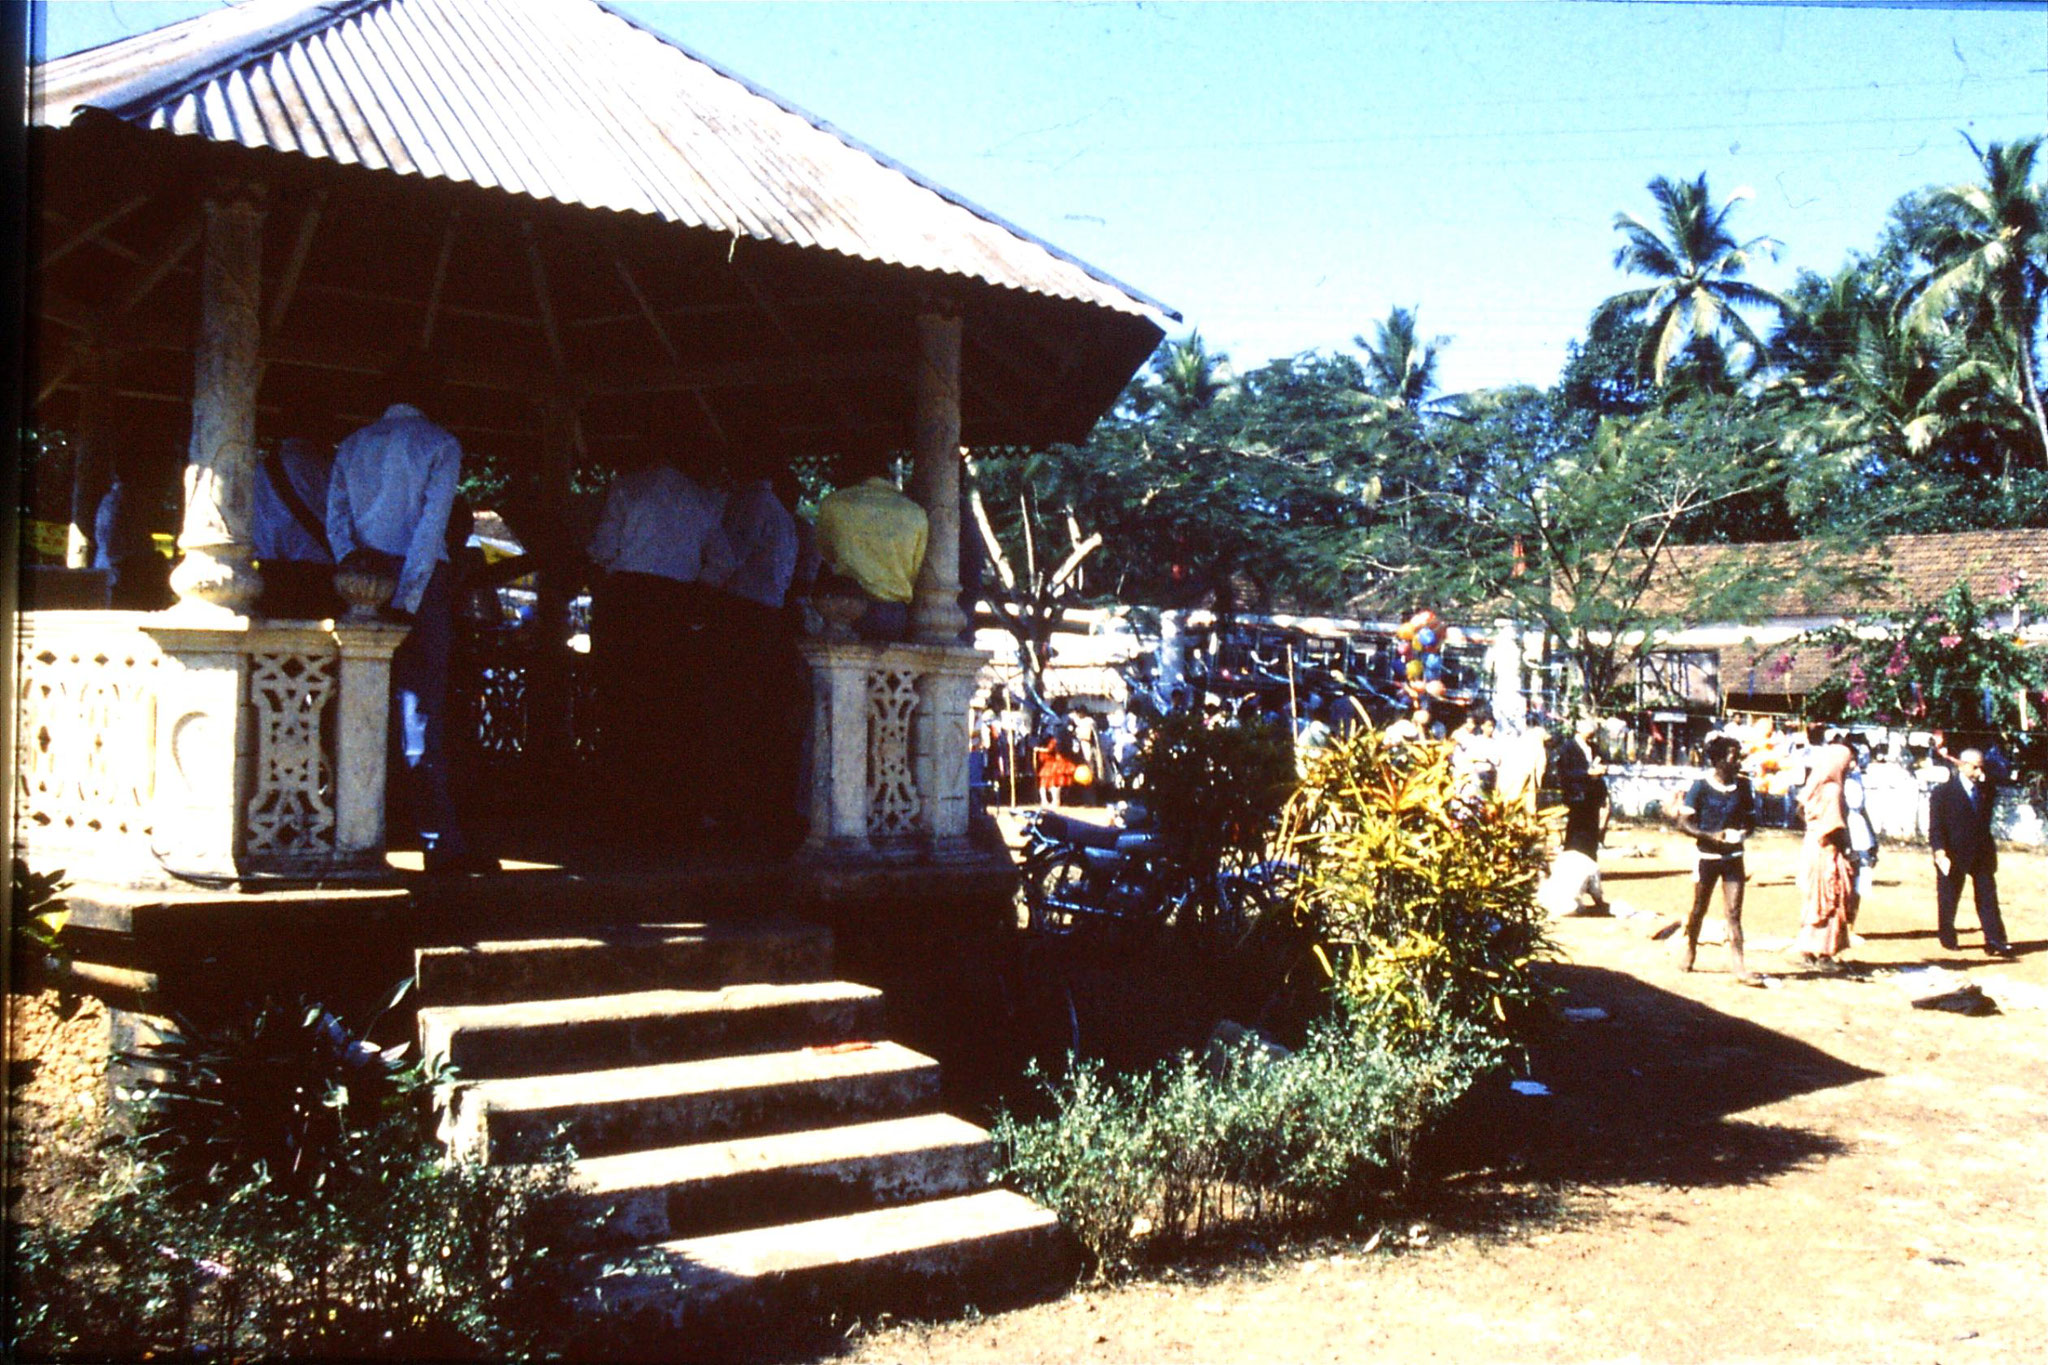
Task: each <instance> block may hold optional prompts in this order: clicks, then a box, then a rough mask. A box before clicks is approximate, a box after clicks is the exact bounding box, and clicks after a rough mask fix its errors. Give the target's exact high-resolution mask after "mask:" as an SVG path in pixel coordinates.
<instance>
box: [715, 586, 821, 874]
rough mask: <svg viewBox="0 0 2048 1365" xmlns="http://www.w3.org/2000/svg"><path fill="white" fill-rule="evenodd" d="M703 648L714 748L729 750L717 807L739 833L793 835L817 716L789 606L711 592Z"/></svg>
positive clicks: (775, 838)
mask: <svg viewBox="0 0 2048 1365" xmlns="http://www.w3.org/2000/svg"><path fill="white" fill-rule="evenodd" d="M709 612H710V624H709V625H708V626H707V627H706V629H705V632H704V640H703V649H704V656H705V663H706V666H707V671H708V686H707V689H706V690H707V693H708V696H709V705H710V711H711V714H710V715H708V716H707V717H706V719H705V722H704V723H705V726H706V733H707V735H708V736H709V738H710V741H711V748H712V750H713V751H714V752H716V753H717V754H719V755H720V756H721V757H722V762H720V763H719V765H718V767H719V769H720V771H719V774H718V778H717V780H716V781H715V783H714V784H713V786H712V788H711V792H710V794H711V797H712V802H713V814H715V815H717V816H718V817H720V818H721V819H722V820H723V821H724V822H725V824H726V825H727V826H728V827H729V828H730V829H731V830H732V831H733V832H734V833H735V834H737V835H739V836H741V837H743V838H751V839H757V840H761V841H766V842H769V843H779V842H785V841H787V840H788V839H789V838H790V837H791V835H792V834H793V833H794V832H795V831H796V830H797V828H798V825H799V820H800V812H801V810H802V807H801V805H800V804H799V792H798V779H799V773H800V771H801V768H802V762H803V738H804V730H805V727H806V726H807V725H808V724H809V721H810V702H811V687H810V670H809V669H808V667H807V666H806V665H805V663H804V661H803V656H802V655H801V654H799V653H798V652H797V647H796V629H795V623H794V622H793V621H792V620H791V618H790V617H789V615H788V614H787V613H786V612H783V611H778V610H776V609H775V608H772V607H765V606H762V605H761V604H760V603H758V602H752V601H749V600H747V599H746V598H742V597H734V596H731V595H729V594H726V593H713V594H711V602H710V606H709Z"/></svg>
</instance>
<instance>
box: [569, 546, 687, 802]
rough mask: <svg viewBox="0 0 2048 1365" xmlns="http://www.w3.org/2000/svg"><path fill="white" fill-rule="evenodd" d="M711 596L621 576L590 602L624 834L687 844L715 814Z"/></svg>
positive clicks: (605, 743) (607, 767)
mask: <svg viewBox="0 0 2048 1365" xmlns="http://www.w3.org/2000/svg"><path fill="white" fill-rule="evenodd" d="M704 598H705V594H704V590H703V589H701V588H700V587H698V586H697V585H696V584H694V583H678V582H676V581H675V580H674V579H671V578H663V577H660V576H659V575H656V574H643V573H614V574H610V575H608V576H607V577H606V578H605V580H604V582H603V583H601V584H600V585H599V586H598V587H597V589H596V591H595V592H594V593H593V594H592V600H591V604H590V656H591V663H592V665H593V667H594V668H595V669H596V683H597V707H598V757H599V761H600V763H601V765H602V767H603V769H604V772H605V774H606V777H607V779H608V780H609V781H610V783H611V784H612V797H613V802H614V809H615V811H616V818H615V821H614V824H615V827H616V828H618V829H619V830H620V832H622V833H642V834H668V835H675V834H682V833H686V832H689V831H690V830H693V829H694V828H695V826H696V825H697V823H698V821H699V819H700V818H701V817H702V816H703V815H704V814H705V813H706V812H707V811H708V809H709V793H708V790H707V788H708V784H709V783H710V782H712V781H713V780H715V775H714V774H713V773H711V772H710V771H709V763H708V762H707V755H708V752H709V746H708V744H707V740H706V736H707V734H708V732H709V728H710V726H711V724H712V717H711V714H710V710H711V708H710V695H709V694H710V688H709V672H710V661H709V658H708V656H707V640H706V627H705V609H704Z"/></svg>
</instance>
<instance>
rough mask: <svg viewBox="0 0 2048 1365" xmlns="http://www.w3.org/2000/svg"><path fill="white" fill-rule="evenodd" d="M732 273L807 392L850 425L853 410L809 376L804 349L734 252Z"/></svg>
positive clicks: (840, 395) (833, 389) (842, 397)
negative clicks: (800, 374)
mask: <svg viewBox="0 0 2048 1365" xmlns="http://www.w3.org/2000/svg"><path fill="white" fill-rule="evenodd" d="M732 273H733V276H734V278H736V279H737V280H739V282H740V287H741V288H742V289H744V290H746V291H747V295H748V297H750V298H751V299H753V301H754V306H755V307H756V308H759V309H760V310H761V315H762V316H763V317H765V318H767V319H768V325H769V326H770V327H773V328H774V329H775V334H776V335H777V336H779V337H781V338H782V344H783V345H784V346H786V347H788V348H789V353H790V355H791V357H793V358H794V359H795V361H796V363H797V365H798V366H799V368H800V369H801V370H802V371H803V372H804V375H805V382H806V383H808V384H809V386H810V388H811V392H812V393H813V394H815V395H816V396H817V397H818V398H819V399H820V400H822V401H823V402H824V404H825V406H826V407H828V408H830V409H831V410H832V411H834V412H835V413H837V414H838V415H839V419H840V420H841V421H842V422H845V423H847V424H849V425H851V424H852V421H853V410H852V409H851V408H850V407H848V406H847V402H846V396H845V395H844V394H843V393H842V392H840V390H839V389H838V388H836V387H834V386H832V385H830V384H827V383H826V382H825V381H824V380H823V379H821V378H818V377H817V376H816V375H814V374H812V373H811V365H810V356H809V354H808V350H807V348H806V347H805V346H804V344H803V343H802V342H800V341H798V340H797V338H796V334H795V333H793V332H791V331H790V330H789V324H787V323H785V322H784V321H783V320H782V313H781V311H780V310H779V309H777V308H776V306H775V304H774V302H773V301H772V300H770V299H769V297H768V293H767V291H766V290H764V289H763V288H761V286H760V284H758V283H757V282H756V281H755V279H754V272H753V270H752V269H751V268H750V267H748V266H747V265H746V264H744V263H743V262H741V261H740V259H739V255H738V253H737V252H734V254H733V258H732Z"/></svg>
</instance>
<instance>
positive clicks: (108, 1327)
mask: <svg viewBox="0 0 2048 1365" xmlns="http://www.w3.org/2000/svg"><path fill="white" fill-rule="evenodd" d="M138 1060H140V1061H142V1062H144V1063H145V1064H146V1065H149V1066H151V1067H153V1068H154V1069H155V1071H156V1072H157V1075H158V1079H157V1081H156V1084H155V1087H154V1088H153V1089H145V1092H144V1094H143V1096H142V1105H143V1107H142V1109H141V1112H140V1116H139V1122H138V1129H139V1131H138V1133H137V1134H136V1135H135V1136H132V1137H126V1138H116V1139H113V1140H110V1142H109V1146H108V1151H107V1161H106V1163H105V1175H104V1176H103V1178H102V1182H101V1185H100V1187H99V1188H98V1189H97V1190H96V1191H94V1193H93V1196H92V1198H91V1200H90V1204H89V1208H87V1209H86V1210H84V1211H83V1212H82V1214H81V1216H80V1217H78V1218H77V1219H75V1220H69V1221H66V1222H64V1223H63V1224H61V1225H58V1224H44V1225H21V1226H18V1227H16V1228H14V1229H12V1230H11V1235H12V1238H13V1245H12V1248H11V1250H12V1252H13V1264H14V1283H13V1284H12V1285H11V1286H10V1287H11V1289H12V1290H13V1295H12V1308H13V1318H12V1320H11V1321H10V1322H9V1323H8V1324H7V1327H8V1331H7V1342H8V1346H9V1348H10V1355H11V1356H13V1357H17V1358H18V1357H28V1358H50V1357H70V1358H77V1359H93V1360H142V1359H151V1358H158V1359H161V1358H185V1359H193V1358H205V1359H248V1358H255V1357H264V1358H291V1359H307V1358H325V1359H332V1358H348V1359H373V1358H395V1359H457V1358H474V1359H505V1358H511V1357H516V1356H527V1355H536V1354H547V1353H550V1352H552V1351H554V1350H557V1349H559V1346H560V1334H561V1333H562V1332H563V1331H564V1330H565V1329H566V1328H567V1326H568V1324H567V1323H566V1322H565V1320H564V1317H565V1314H564V1307H565V1305H566V1304H567V1302H568V1301H569V1300H571V1299H572V1298H573V1297H574V1296H575V1293H576V1291H577V1288H578V1287H579V1285H580V1284H581V1282H582V1278H583V1277H584V1276H585V1275H587V1274H590V1273H592V1272H593V1271H594V1269H595V1267H594V1266H593V1265H592V1264H591V1263H590V1262H589V1261H588V1260H586V1259H584V1258H582V1257H580V1256H578V1255H576V1254H575V1253H574V1251H573V1250H572V1249H571V1248H572V1247H573V1245H574V1242H573V1240H572V1239H573V1237H574V1234H575V1233H576V1232H577V1229H576V1227H575V1225H574V1220H575V1219H576V1217H577V1214H576V1212H575V1206H573V1205H572V1204H571V1203H570V1201H569V1199H568V1198H567V1194H568V1191H567V1184H568V1179H569V1171H568V1166H567V1163H566V1162H565V1161H556V1162H554V1163H551V1164H543V1165H537V1166H531V1167H524V1168H513V1169H509V1170H507V1169H489V1168H483V1167H479V1166H472V1165H460V1164H449V1163H447V1162H445V1161H444V1159H443V1153H442V1151H441V1148H440V1145H439V1144H438V1142H436V1141H435V1139H434V1136H433V1133H432V1114H433V1109H434V1105H433V1100H434V1098H435V1094H436V1091H437V1088H439V1087H442V1086H445V1085H447V1084H448V1083H449V1082H450V1077H449V1076H448V1075H447V1074H446V1073H445V1072H440V1071H436V1070H434V1069H432V1068H430V1067H427V1066H424V1065H421V1064H418V1063H413V1064H409V1065H408V1064H403V1063H402V1062H401V1060H400V1059H398V1058H397V1057H395V1056H393V1055H391V1054H390V1053H387V1052H384V1051H380V1050H379V1049H376V1048H374V1047H371V1046H370V1045H369V1044H368V1043H366V1042H365V1041H364V1040H363V1039H362V1037H361V1036H360V1035H359V1034H356V1033H352V1032H351V1031H349V1030H348V1029H347V1028H345V1027H344V1026H343V1025H342V1024H341V1022H340V1021H339V1020H338V1019H336V1018H335V1017H334V1016H332V1015H331V1014H329V1013H328V1012H327V1011H325V1010H323V1009H321V1008H320V1007H319V1006H318V1005H309V1004H304V1003H302V1002H293V1003H291V1004H288V1005H287V1004H280V1003H272V1004H269V1005H266V1006H263V1007H261V1008H257V1009H255V1010H254V1011H253V1012H252V1013H250V1014H248V1015H245V1016H243V1017H241V1018H238V1019H234V1020H231V1021H229V1022H228V1023H226V1024H223V1025H220V1026H217V1027H214V1028H210V1029H205V1030H200V1029H192V1030H190V1031H189V1032H183V1033H181V1034H180V1035H179V1036H178V1037H177V1038H175V1039H173V1040H171V1041H170V1042H169V1043H168V1044H167V1045H166V1046H165V1047H163V1048H161V1049H158V1050H156V1051H154V1052H152V1053H150V1054H146V1055H145V1056H143V1057H141V1058H139V1059H138Z"/></svg>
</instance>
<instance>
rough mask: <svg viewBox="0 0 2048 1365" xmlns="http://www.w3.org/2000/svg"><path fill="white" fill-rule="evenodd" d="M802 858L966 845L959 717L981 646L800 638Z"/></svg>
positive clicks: (964, 716)
mask: <svg viewBox="0 0 2048 1365" xmlns="http://www.w3.org/2000/svg"><path fill="white" fill-rule="evenodd" d="M802 648H803V654H804V659H805V662H806V663H808V664H809V666H810V670H811V687H812V707H811V736H812V740H811V783H810V819H811V834H810V838H809V840H808V842H807V843H806V845H805V852H806V855H807V856H809V857H812V858H832V859H861V858H883V859H902V860H910V859H918V858H930V857H934V856H938V857H948V856H955V855H958V854H962V853H964V852H965V851H966V845H967V814H968V791H967V725H968V707H969V704H970V702H971V700H972V697H973V691H974V681H975V677H976V675H977V674H978V673H979V671H980V669H981V666H982V664H983V663H984V662H985V661H986V659H987V657H988V656H987V655H985V654H983V653H982V652H981V651H979V650H975V649H968V648H963V647H960V646H956V645H937V644H890V645H876V644H869V643H865V642H862V641H851V640H807V641H805V642H804V644H803V646H802Z"/></svg>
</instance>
